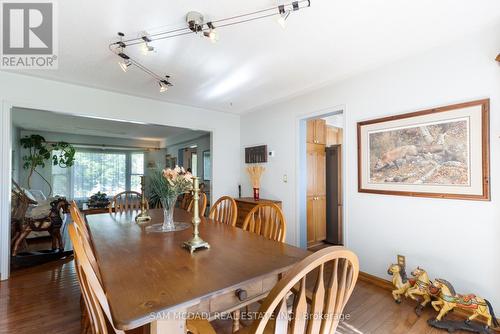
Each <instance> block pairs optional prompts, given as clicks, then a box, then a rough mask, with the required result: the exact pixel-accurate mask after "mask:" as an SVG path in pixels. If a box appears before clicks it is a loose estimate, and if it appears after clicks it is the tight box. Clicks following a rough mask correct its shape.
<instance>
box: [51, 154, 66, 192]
mask: <svg viewBox="0 0 500 334" xmlns="http://www.w3.org/2000/svg"><path fill="white" fill-rule="evenodd" d="M57 154H59V152H57ZM69 181H70V175H69V168H61V167H59V166H52V193H53V194H55V195H58V196H64V197H67V198H69V197H70V193H69V189H70V186H69V185H70V183H69Z"/></svg>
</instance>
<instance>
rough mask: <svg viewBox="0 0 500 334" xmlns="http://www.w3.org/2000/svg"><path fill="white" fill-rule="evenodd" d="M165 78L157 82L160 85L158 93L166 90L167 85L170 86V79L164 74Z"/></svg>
mask: <svg viewBox="0 0 500 334" xmlns="http://www.w3.org/2000/svg"><path fill="white" fill-rule="evenodd" d="M165 78H166V79H163V80H160V81H159V82H158V84H159V85H160V93H163V92H166V91H167V90H168V87H170V86H172V84H171V83H170V82H169V81H168V79H170V76H169V75H166V76H165Z"/></svg>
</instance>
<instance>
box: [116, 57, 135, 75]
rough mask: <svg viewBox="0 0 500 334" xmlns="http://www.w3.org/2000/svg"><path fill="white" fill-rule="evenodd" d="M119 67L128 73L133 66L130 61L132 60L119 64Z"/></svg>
mask: <svg viewBox="0 0 500 334" xmlns="http://www.w3.org/2000/svg"><path fill="white" fill-rule="evenodd" d="M118 65H120V68H121V69H122V70H123V72H127V70H128V68H129V66H130V65H132V62H131V61H130V59H126V60H123V61H120V62H118Z"/></svg>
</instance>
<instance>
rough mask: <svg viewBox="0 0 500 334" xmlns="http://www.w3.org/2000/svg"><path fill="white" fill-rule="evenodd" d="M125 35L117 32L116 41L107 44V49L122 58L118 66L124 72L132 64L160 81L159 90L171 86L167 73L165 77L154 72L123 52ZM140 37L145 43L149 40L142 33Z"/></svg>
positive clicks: (162, 90)
mask: <svg viewBox="0 0 500 334" xmlns="http://www.w3.org/2000/svg"><path fill="white" fill-rule="evenodd" d="M124 37H125V35H124V34H123V33H122V32H119V33H118V42H115V43H112V44H110V45H109V49H110V50H111V51H112V52H113V53H114V54H116V55H117V56H118V57H120V58H121V59H122V60H121V61H120V62H119V65H120V68H121V69H122V70H123V71H124V72H126V71H127V69H128V67H130V66H132V65H134V66H135V67H137V68H138V69H140V70H141V71H143V72H144V73H146V74H147V75H149V76H151V77H152V78H153V79H154V80H155V81H156V82H160V91H161V92H164V91H166V90H167V89H168V87H170V86H173V85H172V83H171V82H170V81H169V79H170V76H169V75H167V76H165V78H163V77H162V76H161V75H158V74H156V73H155V72H153V71H152V70H150V69H149V68H147V67H146V66H144V65H142V64H141V63H140V62H138V61H137V60H135V59H133V58H131V57H130V56H129V55H128V54H126V53H125V48H126V47H127V45H126V44H125V42H124V41H123V38H124ZM143 37H147V39H144V38H143ZM143 37H141V40H143V41H144V42H145V43H147V42H148V41H151V40H150V39H149V37H148V36H147V35H143Z"/></svg>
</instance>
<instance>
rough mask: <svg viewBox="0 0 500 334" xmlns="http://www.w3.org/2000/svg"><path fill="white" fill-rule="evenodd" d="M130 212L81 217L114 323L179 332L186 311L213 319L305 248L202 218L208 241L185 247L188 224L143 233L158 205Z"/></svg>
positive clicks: (262, 291) (250, 299) (264, 288)
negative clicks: (144, 216)
mask: <svg viewBox="0 0 500 334" xmlns="http://www.w3.org/2000/svg"><path fill="white" fill-rule="evenodd" d="M136 214H137V212H135V213H103V214H96V215H90V216H87V217H86V219H87V222H88V224H89V227H90V233H91V236H92V239H93V243H94V249H95V252H96V258H97V262H98V266H99V270H100V273H101V278H102V284H103V287H104V290H105V292H106V297H107V298H108V302H109V306H110V310H111V316H112V320H113V324H114V325H115V327H116V328H117V329H121V330H131V329H134V328H137V327H140V326H145V325H148V324H149V325H150V326H149V327H150V333H152V334H153V333H154V334H159V333H168V334H177V333H183V334H184V333H185V332H186V317H189V316H191V315H193V314H198V315H202V316H207V317H209V319H213V318H215V317H217V315H220V314H222V313H224V312H233V311H235V310H239V309H240V308H242V307H244V306H246V305H249V304H251V303H254V302H256V301H258V300H260V299H262V298H265V297H266V296H267V294H268V293H269V291H270V290H271V289H272V288H273V286H274V285H275V284H276V282H277V281H278V279H279V277H280V274H282V273H284V272H286V271H287V270H288V269H289V268H290V267H291V266H293V265H294V264H295V263H297V262H299V261H300V260H302V259H303V258H304V257H306V256H307V255H308V254H309V252H308V251H306V250H303V249H301V248H297V247H294V246H290V245H287V244H285V243H279V242H276V241H272V240H268V239H265V238H264V237H261V236H259V235H257V234H254V233H251V232H247V231H243V230H242V229H240V228H236V227H232V226H229V225H226V224H223V223H218V222H215V221H213V220H211V219H208V218H205V217H202V218H201V223H200V228H199V230H200V236H201V237H202V238H203V239H204V240H205V241H207V242H208V243H209V244H210V248H209V249H200V250H197V251H196V252H194V253H193V254H191V253H190V252H189V251H188V250H186V249H185V248H183V247H182V244H183V242H184V241H187V240H189V239H190V238H191V236H192V232H193V229H192V227H190V228H188V229H186V230H183V231H176V232H168V233H153V232H148V230H147V229H146V227H147V226H149V225H151V224H158V223H161V222H162V221H163V211H162V210H160V209H155V210H150V215H151V217H152V220H151V221H150V222H149V223H146V224H138V223H136V222H135V219H134V218H135V215H136ZM174 220H175V222H191V220H192V213H188V212H187V211H185V210H182V209H175V212H174Z"/></svg>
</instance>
